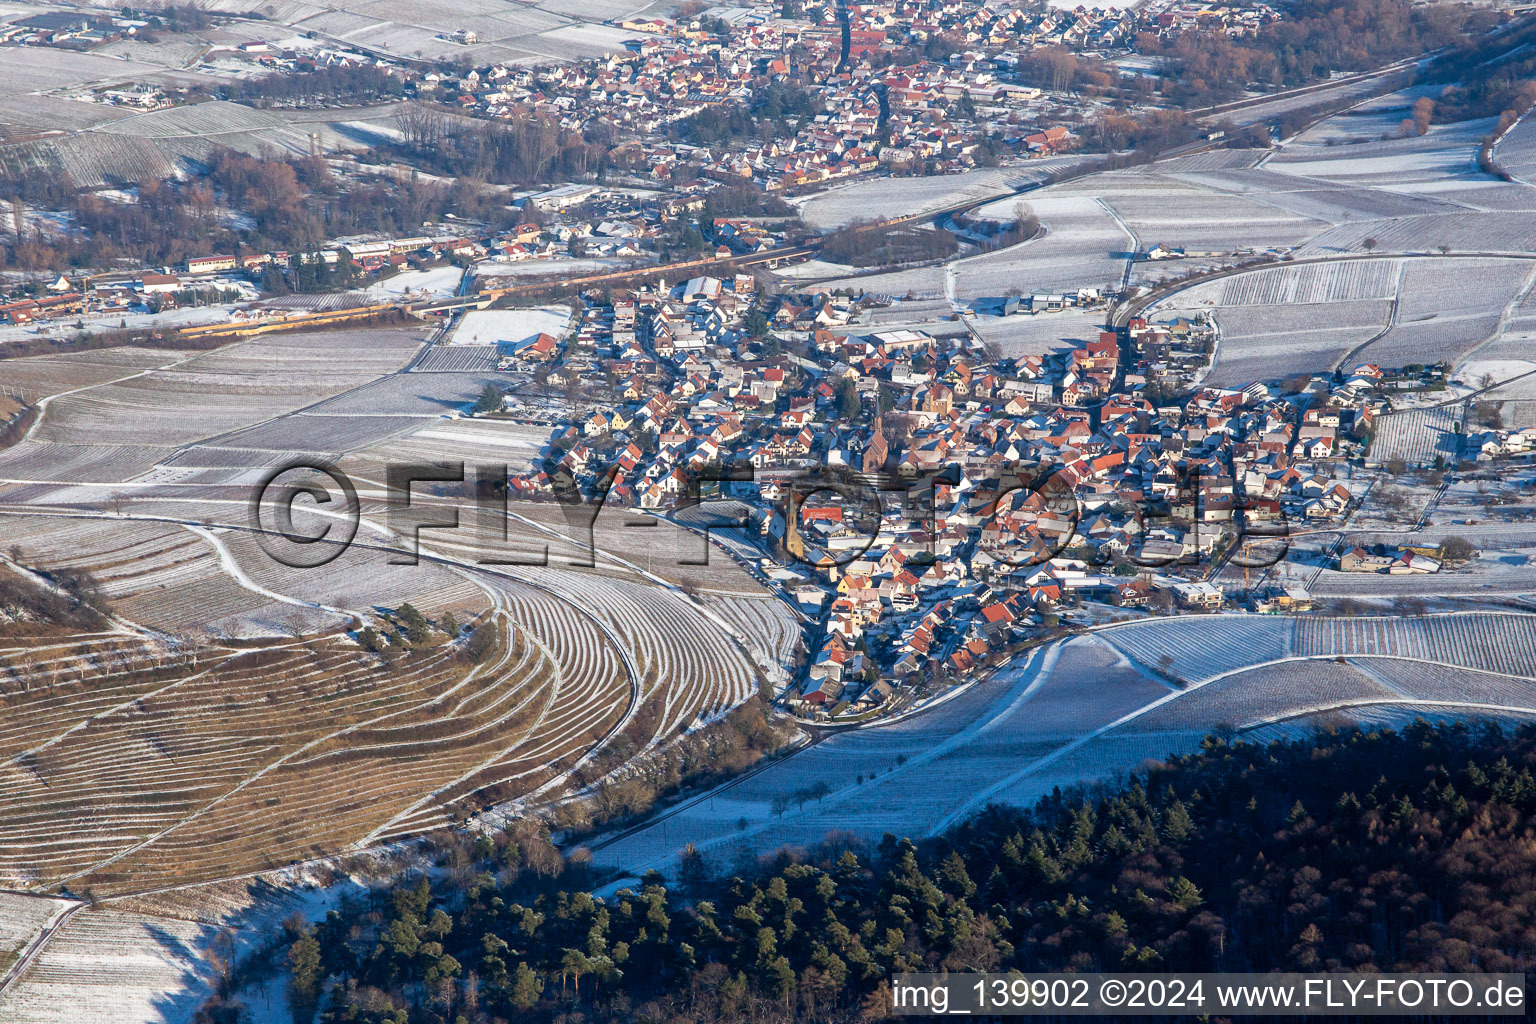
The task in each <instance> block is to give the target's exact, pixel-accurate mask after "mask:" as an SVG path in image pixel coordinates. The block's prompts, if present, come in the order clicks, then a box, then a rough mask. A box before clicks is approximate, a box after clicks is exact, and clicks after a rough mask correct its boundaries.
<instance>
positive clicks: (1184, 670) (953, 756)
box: [595, 614, 1536, 873]
mask: <svg viewBox="0 0 1536 1024" xmlns="http://www.w3.org/2000/svg"><path fill="white" fill-rule="evenodd" d="M1533 631H1536V616H1529V615H1513V614H1505V615H1499V614H1489V615H1481V616H1478V615H1471V616H1462V615H1452V616H1429V617H1426V618H1423V619H1420V620H1413V621H1405V620H1401V619H1360V620H1338V621H1334V620H1318V621H1314V620H1300V621H1298V620H1295V619H1289V618H1280V617H1267V616H1252V615H1247V616H1245V615H1217V616H1182V617H1179V618H1176V619H1163V620H1153V621H1148V622H1144V623H1136V624H1131V625H1125V626H1118V627H1114V628H1110V629H1107V630H1104V631H1102V632H1100V633H1098V634H1097V635H1096V636H1094V637H1083V638H1077V639H1073V640H1069V641H1066V642H1064V643H1062V644H1058V645H1053V646H1052V647H1050V648H1047V649H1045V650H1044V651H1041V652H1036V653H1035V654H1033V655H1031V656H1030V657H1029V658H1028V659H1027V660H1026V661H1025V663H1024V664H1023V665H1022V666H1019V667H1014V668H1010V669H1007V670H1003V671H1000V672H999V673H997V674H996V675H995V676H993V677H991V678H988V679H985V680H982V681H979V682H976V683H973V684H971V685H970V686H969V687H968V688H966V689H963V690H961V691H958V692H957V693H955V694H954V695H953V696H951V697H950V698H948V699H947V700H943V701H941V702H938V703H936V704H935V705H933V706H931V707H929V708H927V709H924V710H921V711H918V712H916V713H914V714H911V715H909V716H907V717H905V718H901V719H898V720H895V721H892V722H888V723H886V724H882V725H877V726H874V727H869V728H863V729H859V730H855V731H852V732H843V733H837V734H835V735H832V736H829V737H827V738H826V739H824V740H823V741H822V742H821V743H820V744H818V745H816V746H815V747H812V748H810V749H807V750H805V751H803V752H801V753H798V754H795V755H793V756H791V757H789V758H787V759H785V760H784V761H782V762H780V763H778V764H775V765H773V766H771V767H770V768H768V769H767V770H765V771H763V772H761V773H759V774H757V775H754V776H752V777H751V778H749V779H746V780H744V781H743V782H741V783H739V784H736V785H734V786H730V787H728V788H727V789H725V790H723V791H720V792H718V793H715V794H706V795H705V796H703V797H700V798H695V799H694V800H692V801H688V802H685V803H684V804H683V805H681V806H680V808H679V809H678V810H677V811H676V813H674V814H672V815H671V816H670V817H668V818H666V819H665V820H663V821H661V822H658V823H656V824H654V825H652V826H650V827H648V828H643V829H641V830H639V831H637V832H634V833H632V834H629V835H626V836H624V837H623V838H620V839H617V840H616V841H613V842H606V843H605V842H603V841H599V842H598V843H596V844H595V859H596V860H597V861H598V862H599V863H608V864H615V865H617V866H619V867H621V868H623V869H624V870H625V871H627V872H630V873H639V872H642V871H644V870H647V869H649V868H652V867H659V868H662V869H665V868H666V866H667V865H668V864H670V863H672V862H673V861H674V859H675V857H676V856H677V854H678V852H679V850H680V848H681V847H682V845H683V844H684V843H685V842H689V841H691V842H693V843H694V844H695V845H696V846H697V847H698V848H699V849H700V850H701V851H702V852H703V853H704V855H705V857H706V859H708V860H709V861H711V862H712V863H713V864H714V865H715V866H716V867H717V868H718V869H719V870H722V871H729V870H731V869H732V866H733V865H734V864H736V863H738V862H739V861H741V860H747V859H751V858H752V857H754V856H756V855H758V854H760V853H765V852H768V851H771V850H773V849H776V848H778V847H780V846H784V845H800V846H810V845H814V844H816V843H817V842H819V841H820V840H822V839H823V838H824V837H825V836H826V835H827V834H829V833H833V832H836V833H840V834H843V835H851V836H852V837H854V838H856V839H862V840H864V841H874V840H875V839H877V838H878V837H879V836H880V835H881V834H882V833H884V832H886V831H890V832H894V833H896V834H898V835H908V836H918V835H924V834H928V833H931V832H933V831H936V830H939V829H942V828H944V827H946V826H947V825H949V824H951V823H953V822H955V821H956V820H958V819H959V818H960V817H963V816H964V815H965V814H967V813H970V812H973V811H975V810H978V809H980V807H982V806H983V805H984V804H985V803H986V802H988V801H1003V802H1009V803H1014V804H1021V805H1028V804H1031V803H1033V802H1034V801H1035V800H1037V799H1038V798H1040V797H1041V796H1044V795H1045V794H1047V793H1049V792H1050V790H1051V788H1052V787H1054V786H1061V787H1063V788H1066V787H1070V786H1073V785H1080V784H1083V783H1086V782H1090V781H1093V780H1095V779H1104V778H1108V777H1112V776H1115V775H1118V774H1121V773H1123V772H1127V771H1133V770H1135V769H1137V768H1138V767H1140V766H1141V765H1142V764H1143V763H1145V761H1146V760H1147V759H1149V758H1162V757H1165V756H1167V755H1168V754H1170V753H1181V752H1185V751H1189V750H1192V749H1194V748H1195V747H1196V746H1197V745H1198V743H1199V740H1200V737H1201V736H1203V735H1204V734H1206V733H1208V732H1211V731H1213V730H1217V729H1219V728H1233V729H1237V730H1242V729H1245V728H1249V727H1253V726H1262V725H1264V724H1265V723H1268V722H1272V721H1275V720H1277V719H1286V718H1291V717H1294V716H1305V715H1309V714H1313V713H1316V712H1317V711H1318V710H1319V709H1323V708H1336V707H1346V708H1348V707H1353V706H1355V705H1359V704H1361V703H1362V702H1381V703H1380V704H1370V705H1368V706H1369V707H1373V708H1375V707H1381V706H1391V705H1393V704H1415V705H1417V704H1420V703H1422V702H1425V701H1434V700H1454V701H1461V702H1471V703H1474V704H1475V703H1479V702H1482V703H1499V704H1506V705H1508V704H1517V705H1518V706H1520V707H1524V708H1528V709H1529V710H1528V711H1526V712H1523V715H1524V717H1527V718H1532V717H1536V681H1533V680H1531V679H1527V678H1525V677H1526V676H1527V675H1529V674H1530V672H1531V669H1532V667H1533V665H1532V662H1531V657H1530V654H1529V650H1530V648H1529V646H1528V644H1529V641H1528V639H1527V638H1528V636H1530V635H1533ZM1516 651H1524V652H1525V653H1515V652H1516ZM1339 655H1346V656H1351V657H1358V658H1359V659H1360V660H1359V661H1358V662H1353V661H1352V663H1350V664H1348V665H1341V664H1336V663H1335V661H1334V659H1335V658H1336V657H1337V656H1339ZM1392 658H1412V659H1419V661H1417V662H1411V663H1410V662H1401V661H1395V660H1388V659H1392ZM1266 662H1272V663H1273V664H1268V665H1265V664H1264V663H1266ZM1138 665H1139V666H1141V667H1140V668H1138ZM1255 665H1260V666H1262V667H1257V668H1250V666H1255ZM1446 666H1453V667H1449V668H1448V667H1446ZM1454 666H1465V667H1466V668H1471V669H1474V670H1475V671H1472V672H1467V671H1463V670H1462V669H1459V668H1456V667H1454ZM1155 673H1167V674H1169V675H1173V676H1177V677H1178V678H1180V679H1183V680H1185V683H1186V688H1185V689H1183V690H1175V689H1172V688H1170V686H1169V685H1167V684H1166V683H1165V682H1164V681H1162V680H1161V679H1157V678H1155V677H1154V674H1155ZM1207 681H1209V682H1207ZM1527 693H1529V695H1530V696H1528V697H1527V696H1525V695H1526V694H1527ZM818 783H825V784H826V792H825V793H824V794H823V795H821V796H817V795H816V793H815V792H813V791H812V787H815V786H817V784H818Z"/></svg>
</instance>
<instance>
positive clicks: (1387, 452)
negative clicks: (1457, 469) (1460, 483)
mask: <svg viewBox="0 0 1536 1024" xmlns="http://www.w3.org/2000/svg"><path fill="white" fill-rule="evenodd" d="M1462 415H1463V412H1462V407H1461V406H1460V405H1452V406H1435V407H1433V408H1428V409H1403V410H1401V411H1399V412H1391V413H1388V414H1386V415H1385V416H1383V417H1381V419H1380V420H1378V421H1377V424H1376V437H1375V440H1373V441H1372V442H1371V449H1370V454H1369V455H1368V457H1367V464H1368V465H1372V466H1380V465H1384V464H1385V463H1388V462H1391V461H1392V460H1393V459H1402V460H1403V461H1404V462H1405V463H1407V464H1408V465H1410V466H1428V465H1431V464H1433V463H1434V461H1435V458H1436V457H1439V458H1441V459H1443V460H1444V461H1445V462H1446V463H1451V464H1454V462H1455V461H1456V459H1457V458H1458V457H1459V456H1460V454H1461V435H1460V434H1459V433H1458V432H1457V430H1456V427H1457V424H1458V423H1460V422H1461V419H1462Z"/></svg>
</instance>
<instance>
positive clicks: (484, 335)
mask: <svg viewBox="0 0 1536 1024" xmlns="http://www.w3.org/2000/svg"><path fill="white" fill-rule="evenodd" d="M570 327H571V307H569V306H541V307H537V308H531V309H485V310H474V311H472V312H469V313H465V314H464V319H462V320H460V321H459V325H458V326H457V327H455V328H454V330H453V338H452V339H451V341H450V344H453V345H495V344H500V343H504V342H505V343H512V344H515V343H517V342H520V341H527V340H528V339H529V338H534V337H537V336H539V335H540V334H549V335H553V336H554V337H556V338H564V337H565V334H566V332H567V331H569V330H570Z"/></svg>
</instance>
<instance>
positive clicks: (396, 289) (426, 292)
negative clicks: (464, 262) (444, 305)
mask: <svg viewBox="0 0 1536 1024" xmlns="http://www.w3.org/2000/svg"><path fill="white" fill-rule="evenodd" d="M463 277H464V272H463V271H462V270H460V269H459V268H458V267H433V268H431V269H430V270H407V271H406V272H405V273H403V274H396V275H395V276H394V277H391V278H386V279H385V280H383V281H377V282H375V283H373V284H371V285H369V286H368V289H367V291H368V295H369V296H370V297H371V298H372V299H373V300H374V301H375V302H387V301H389V300H391V299H401V298H413V299H414V298H430V297H434V296H437V297H443V298H446V297H448V296H452V295H457V294H458V291H459V281H460V280H461V279H462V278H463Z"/></svg>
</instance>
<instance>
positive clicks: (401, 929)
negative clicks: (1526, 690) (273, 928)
mask: <svg viewBox="0 0 1536 1024" xmlns="http://www.w3.org/2000/svg"><path fill="white" fill-rule="evenodd" d="M1533 761H1536V727H1525V728H1522V729H1520V730H1519V731H1518V732H1515V733H1512V734H1502V733H1500V732H1499V731H1497V730H1496V729H1494V728H1492V727H1487V728H1479V729H1475V730H1474V729H1469V728H1467V727H1465V726H1446V727H1433V726H1430V725H1426V724H1422V723H1421V724H1416V725H1414V726H1412V727H1410V728H1408V729H1406V730H1405V731H1403V732H1401V733H1395V732H1391V731H1383V732H1377V733H1361V732H1356V731H1349V732H1342V733H1336V734H1324V735H1320V736H1318V737H1317V738H1316V739H1314V740H1308V741H1299V742H1292V743H1287V744H1278V743H1277V744H1274V745H1269V746H1261V745H1255V744H1249V743H1241V742H1238V743H1229V742H1225V741H1222V740H1219V739H1214V738H1213V739H1209V740H1207V741H1206V744H1205V748H1204V750H1203V752H1201V753H1200V754H1197V755H1194V756H1189V757H1182V758H1178V759H1175V760H1173V761H1171V762H1168V763H1166V764H1164V765H1162V766H1159V767H1157V768H1155V769H1152V770H1150V771H1149V772H1147V773H1146V774H1145V775H1144V776H1142V777H1140V778H1137V779H1134V780H1132V781H1130V782H1129V783H1128V784H1127V785H1125V786H1124V787H1123V788H1119V789H1116V790H1114V791H1111V792H1104V793H1099V794H1095V795H1092V796H1089V797H1084V796H1083V795H1063V794H1060V793H1058V794H1056V795H1054V796H1053V797H1051V798H1050V799H1048V800H1045V801H1043V802H1042V803H1041V804H1040V805H1039V806H1038V807H1037V808H1036V809H1034V810H1033V811H1031V812H1023V811H1018V810H1013V809H1007V808H998V807H994V808H989V809H987V810H986V811H984V812H983V813H981V814H980V815H978V816H977V817H976V818H974V819H973V820H971V821H969V822H968V823H966V824H965V825H963V826H961V827H960V828H959V829H957V830H956V831H954V832H953V833H951V834H949V835H947V836H945V837H943V838H942V839H938V840H933V841H929V842H925V843H922V844H914V843H912V842H909V841H906V840H897V839H895V838H893V837H890V836H887V837H886V839H885V840H884V841H882V842H880V843H879V844H878V845H877V846H876V847H875V848H873V849H861V848H859V847H857V846H855V845H853V844H850V843H848V842H846V841H844V842H839V841H829V842H828V843H826V844H824V846H823V847H822V848H820V849H818V850H816V851H811V852H808V853H802V854H800V855H793V854H790V853H780V854H779V855H777V856H775V857H773V858H770V859H769V860H767V861H765V862H764V863H763V864H761V865H758V866H756V867H755V868H754V869H752V870H751V871H743V873H741V874H739V875H737V876H735V877H729V878H723V879H722V878H712V877H710V874H711V873H710V871H709V865H708V864H706V863H705V862H704V860H703V858H701V857H699V856H697V855H691V856H688V857H685V859H684V863H683V867H682V869H681V870H680V872H679V877H678V878H674V879H663V878H662V877H661V876H659V875H655V874H652V875H651V876H649V877H647V878H646V879H645V880H644V881H643V884H640V885H637V886H635V887H634V888H633V889H625V890H621V891H620V892H619V893H618V895H617V897H616V898H614V899H611V900H608V901H606V902H600V901H598V900H595V899H594V898H593V897H591V896H590V895H588V892H587V891H586V890H587V889H589V888H590V887H591V886H592V885H593V884H594V882H595V881H597V880H598V878H599V877H600V876H599V874H598V872H597V871H596V869H594V868H593V867H592V865H591V864H590V863H589V862H588V859H587V858H585V857H580V856H578V857H573V858H572V859H569V860H564V859H562V858H560V857H559V855H558V854H557V853H556V852H555V851H554V849H553V848H552V847H551V846H550V845H549V844H548V842H547V839H545V838H543V837H541V836H540V835H539V834H538V833H537V832H536V831H535V830H533V829H532V827H531V826H530V827H525V828H524V829H523V830H522V831H521V832H520V833H518V834H516V835H512V836H505V835H503V836H499V837H497V838H496V839H495V840H492V839H491V838H489V837H482V838H481V839H479V840H478V842H477V843H476V844H475V845H474V846H473V847H469V846H462V847H455V848H451V849H449V851H448V853H447V854H445V858H446V862H447V863H448V864H450V866H453V865H456V867H455V868H454V869H453V870H451V871H450V872H449V874H448V876H446V877H453V878H457V879H459V880H460V881H456V882H453V883H451V884H444V883H441V882H440V883H439V884H438V886H437V887H436V888H434V887H433V886H432V885H429V884H428V882H427V881H426V880H425V879H423V878H418V879H416V880H415V881H414V882H411V883H405V884H401V885H399V886H397V887H395V888H393V889H391V890H386V891H383V892H381V893H379V894H378V896H377V898H375V899H374V900H373V901H372V902H371V903H370V904H368V905H365V906H356V907H351V908H349V909H348V910H347V911H346V912H345V913H332V914H331V915H330V917H329V918H328V919H327V920H326V921H324V922H322V923H321V924H320V925H319V926H318V928H306V927H304V926H303V924H302V922H298V921H295V922H291V923H290V924H289V925H288V926H287V929H286V932H285V933H284V934H281V935H274V937H273V943H272V946H271V950H270V954H269V958H268V961H267V963H268V965H269V966H268V967H267V968H266V969H271V968H274V967H275V968H281V969H284V970H290V971H291V975H290V976H291V979H292V986H293V992H294V995H295V997H296V1004H297V1006H298V1007H299V1010H300V1012H299V1014H298V1019H301V1020H309V1019H311V1017H310V1011H311V1008H312V1007H314V1006H315V1003H316V1000H317V999H319V1000H321V1005H320V1011H319V1019H321V1020H324V1021H327V1022H384V1021H390V1022H406V1021H408V1022H431V1024H437V1022H442V1024H453V1022H459V1021H464V1022H471V1024H483V1022H493V1021H498V1020H503V1021H511V1020H518V1021H526V1020H540V1021H554V1020H557V1019H558V1020H567V1021H569V1020H578V1019H579V1020H599V1021H608V1020H646V1021H720V1020H726V1021H736V1020H753V1021H764V1020H790V1019H797V1020H798V1019H804V1020H852V1019H876V1018H879V1017H882V1016H884V1011H885V1007H886V999H887V995H888V992H889V989H888V985H887V979H888V978H889V976H890V975H891V974H892V973H895V972H901V971H912V970H937V969H948V970H952V971H995V970H1007V969H1011V968H1017V969H1021V970H1026V971H1058V970H1080V971H1097V970H1136V971H1160V970H1168V969H1174V968H1177V969H1180V970H1190V971H1271V970H1297V971H1310V970H1374V969H1379V970H1385V971H1420V970H1438V971H1522V970H1528V969H1530V967H1531V966H1532V963H1533V960H1536V927H1533V922H1536V913H1533V904H1536V873H1533V867H1536V845H1533V844H1532V842H1531V836H1532V826H1533V814H1536V780H1533V777H1532V773H1531V766H1532V763H1533ZM438 877H444V876H442V875H439V876H438ZM262 971H263V965H262V964H261V963H252V964H248V965H246V966H245V967H244V968H243V969H242V970H241V971H240V972H238V974H239V975H249V974H251V973H252V972H255V973H261V972H262ZM237 981H238V978H237ZM322 996H323V999H322V998H321V997H322ZM237 1007H238V1004H237V1003H233V1002H224V1001H222V1000H215V1001H214V1002H213V1003H211V1004H210V1005H209V1006H208V1007H206V1008H205V1010H204V1013H205V1015H206V1017H207V1019H224V1018H225V1017H226V1015H228V1014H231V1013H234V1012H236V1010H237ZM577 1014H579V1016H577Z"/></svg>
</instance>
